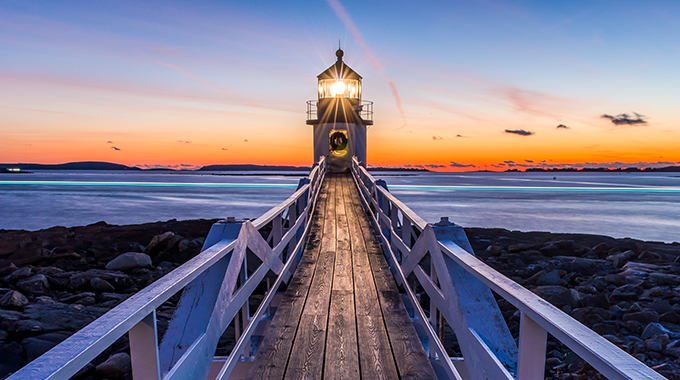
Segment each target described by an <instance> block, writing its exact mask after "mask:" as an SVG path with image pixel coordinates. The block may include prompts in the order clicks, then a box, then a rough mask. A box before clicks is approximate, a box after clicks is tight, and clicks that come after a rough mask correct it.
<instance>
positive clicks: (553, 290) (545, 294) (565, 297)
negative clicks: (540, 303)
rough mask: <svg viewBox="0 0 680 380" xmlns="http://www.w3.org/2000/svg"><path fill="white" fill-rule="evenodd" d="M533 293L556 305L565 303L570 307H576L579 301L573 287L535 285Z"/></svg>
mask: <svg viewBox="0 0 680 380" xmlns="http://www.w3.org/2000/svg"><path fill="white" fill-rule="evenodd" d="M534 293H536V294H537V295H539V296H540V297H541V298H543V299H544V300H546V301H548V302H550V303H551V304H553V305H555V306H557V307H562V306H567V305H568V306H570V307H576V306H578V304H579V302H580V297H579V294H578V291H576V290H574V289H567V288H565V287H564V286H558V285H548V286H537V287H536V288H535V289H534Z"/></svg>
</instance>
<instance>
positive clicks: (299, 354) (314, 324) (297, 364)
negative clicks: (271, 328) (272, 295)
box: [277, 312, 328, 380]
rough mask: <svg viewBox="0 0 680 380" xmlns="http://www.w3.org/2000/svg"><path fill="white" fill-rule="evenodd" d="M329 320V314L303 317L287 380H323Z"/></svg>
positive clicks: (289, 363)
mask: <svg viewBox="0 0 680 380" xmlns="http://www.w3.org/2000/svg"><path fill="white" fill-rule="evenodd" d="M277 313H278V312H277ZM327 320H328V315H327V314H303V315H302V318H301V319H300V325H299V326H298V333H297V335H296V336H295V342H294V345H293V351H292V352H291V354H290V358H289V359H288V368H287V369H286V377H285V378H286V379H310V380H312V379H320V378H321V374H322V371H323V354H324V345H325V343H326V323H327Z"/></svg>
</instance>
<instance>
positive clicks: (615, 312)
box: [609, 305, 626, 319]
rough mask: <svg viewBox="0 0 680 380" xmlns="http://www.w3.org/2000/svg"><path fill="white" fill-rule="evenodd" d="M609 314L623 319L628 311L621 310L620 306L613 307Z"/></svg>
mask: <svg viewBox="0 0 680 380" xmlns="http://www.w3.org/2000/svg"><path fill="white" fill-rule="evenodd" d="M609 312H610V313H611V314H612V315H613V316H614V317H616V318H619V319H621V318H623V315H624V314H626V311H625V310H623V309H621V307H619V305H613V306H612V307H610V308H609Z"/></svg>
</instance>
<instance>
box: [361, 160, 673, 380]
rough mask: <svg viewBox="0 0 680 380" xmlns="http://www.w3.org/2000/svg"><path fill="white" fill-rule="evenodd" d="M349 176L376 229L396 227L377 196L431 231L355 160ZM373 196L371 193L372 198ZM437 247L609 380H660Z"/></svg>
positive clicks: (538, 302) (475, 262)
mask: <svg viewBox="0 0 680 380" xmlns="http://www.w3.org/2000/svg"><path fill="white" fill-rule="evenodd" d="M352 173H353V176H354V177H355V181H356V182H357V185H359V187H360V191H361V192H362V193H363V194H362V197H364V198H365V199H364V201H365V202H366V203H365V204H366V206H367V207H368V206H369V203H368V202H371V203H372V204H373V205H374V207H375V208H376V210H375V216H373V217H374V218H375V221H376V223H377V222H379V221H380V220H381V219H387V220H388V221H389V222H390V223H387V224H389V225H394V222H395V221H392V220H390V217H389V216H388V215H385V213H384V212H383V211H382V210H380V206H379V205H378V200H377V198H378V196H380V197H383V198H384V199H386V200H388V201H389V202H390V203H391V204H392V205H393V207H396V208H397V209H398V210H399V211H400V212H401V213H402V215H403V217H404V218H406V219H408V220H409V221H410V222H411V223H412V224H413V226H414V227H417V229H418V230H420V232H423V231H424V230H425V229H426V228H427V227H428V226H430V225H428V223H427V222H425V220H424V219H422V218H421V217H420V216H418V215H417V214H416V213H415V212H413V210H411V209H410V208H408V207H407V206H406V205H405V204H403V203H402V202H401V201H399V200H398V199H397V198H396V197H395V196H394V195H392V194H391V193H390V192H389V191H388V190H387V189H386V188H383V187H382V186H380V185H379V184H377V183H376V180H375V178H373V176H372V175H371V174H370V173H368V171H367V170H366V169H365V168H364V167H362V166H361V165H359V162H358V161H357V160H356V158H354V159H353V162H352ZM362 177H363V178H362ZM366 182H368V183H366ZM362 187H363V188H362ZM369 187H370V188H369ZM371 192H374V193H373V194H370V193H371ZM395 215H396V214H395ZM391 228H392V227H389V228H388V229H391ZM377 230H378V231H377V232H378V234H379V235H381V238H382V239H383V240H385V243H386V244H384V245H383V247H384V249H385V250H387V251H388V252H390V253H391V254H392V255H394V252H392V249H393V248H392V244H390V243H396V244H395V246H396V247H398V248H397V249H398V250H400V251H401V249H400V248H401V247H406V244H405V243H404V242H403V241H402V240H401V238H400V237H399V236H398V235H397V234H396V233H395V231H394V230H391V231H390V232H391V233H390V239H394V240H395V241H390V240H389V239H388V238H387V237H386V236H385V234H384V233H383V231H381V229H380V228H378V229H377ZM437 243H438V246H439V248H440V249H441V252H442V253H444V254H445V255H446V256H447V257H449V258H450V259H452V260H453V261H455V263H456V264H458V265H459V266H460V267H462V268H463V269H464V270H465V271H466V272H467V273H470V274H471V275H472V276H474V277H475V278H476V279H478V280H479V281H481V282H482V283H483V284H484V285H486V286H487V287H489V288H490V289H491V290H493V291H494V292H496V293H497V294H498V295H500V296H501V297H503V298H504V299H505V300H507V301H508V302H510V303H511V304H512V305H513V306H515V307H516V308H517V309H519V310H520V311H521V312H522V313H523V314H524V315H525V316H526V317H528V318H530V319H531V320H532V321H534V322H535V323H537V324H538V325H539V326H540V327H541V328H543V329H544V330H545V331H547V332H548V333H550V334H551V335H553V336H554V337H555V338H557V339H558V340H559V341H560V342H562V343H563V344H565V345H566V346H567V347H568V348H569V349H571V350H572V351H574V352H575V353H576V354H577V355H579V356H580V357H581V358H582V359H584V360H585V361H586V362H588V363H589V364H590V365H592V366H593V368H595V369H596V370H598V371H599V372H600V373H602V374H603V375H605V376H607V377H608V378H609V379H628V380H639V379H664V377H663V376H661V375H659V374H658V373H657V372H655V371H654V370H652V369H651V368H649V367H648V366H646V365H645V364H643V363H642V362H640V361H639V360H637V359H636V358H634V357H632V356H631V355H629V354H628V353H626V352H625V351H623V350H621V349H620V348H619V347H617V346H616V345H614V344H613V343H611V342H610V341H608V340H607V339H605V338H603V337H601V336H600V335H599V334H597V333H595V332H594V331H592V330H590V329H589V328H587V327H586V326H584V325H583V324H581V323H580V322H578V321H577V320H575V319H574V318H572V317H571V316H569V315H567V314H566V313H564V312H563V311H562V310H560V309H558V308H556V307H555V306H553V305H551V304H550V303H548V302H547V301H545V300H544V299H542V298H541V297H539V296H538V295H536V294H534V293H533V292H531V291H529V290H528V289H526V288H524V287H523V286H521V285H519V284H517V283H516V282H514V281H512V280H511V279H509V278H507V277H505V276H504V275H502V274H501V273H499V272H498V271H496V270H494V269H493V268H491V267H490V266H488V265H487V264H485V263H484V262H482V261H481V260H479V259H478V258H476V257H475V256H474V254H473V253H472V252H468V251H467V250H465V249H464V248H463V247H461V246H460V245H458V244H456V243H455V242H453V241H445V242H442V241H439V240H438V241H437ZM408 249H410V248H408V247H407V248H406V250H407V251H408ZM406 253H408V252H406ZM394 257H396V256H394ZM388 261H389V260H388ZM389 262H390V265H393V263H394V260H392V261H389ZM397 265H398V263H397ZM399 269H401V268H399ZM404 286H405V287H408V284H404ZM423 288H424V289H425V291H426V292H427V293H428V295H430V296H431V297H437V296H438V295H437V294H431V292H429V291H428V287H427V286H424V287H423ZM439 297H441V295H439ZM415 306H416V307H417V308H419V307H420V305H415ZM521 355H522V352H521V350H520V356H521ZM543 361H545V353H543ZM541 376H542V375H541ZM541 378H542V377H541Z"/></svg>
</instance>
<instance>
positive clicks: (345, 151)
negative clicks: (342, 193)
mask: <svg viewBox="0 0 680 380" xmlns="http://www.w3.org/2000/svg"><path fill="white" fill-rule="evenodd" d="M328 150H329V152H330V155H329V157H328V158H329V164H330V167H329V169H330V170H331V171H334V172H344V171H347V169H349V158H350V157H349V140H348V138H347V131H339V130H331V131H330V133H329V136H328Z"/></svg>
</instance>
